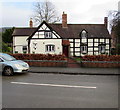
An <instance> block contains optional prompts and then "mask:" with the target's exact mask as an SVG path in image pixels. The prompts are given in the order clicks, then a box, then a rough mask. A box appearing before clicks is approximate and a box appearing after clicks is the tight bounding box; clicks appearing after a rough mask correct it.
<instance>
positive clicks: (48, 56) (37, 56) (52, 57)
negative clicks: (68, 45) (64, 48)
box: [11, 54, 66, 60]
mask: <svg viewBox="0 0 120 110" xmlns="http://www.w3.org/2000/svg"><path fill="white" fill-rule="evenodd" d="M11 55H12V56H13V57H15V58H16V59H19V60H66V58H65V55H52V54H11Z"/></svg>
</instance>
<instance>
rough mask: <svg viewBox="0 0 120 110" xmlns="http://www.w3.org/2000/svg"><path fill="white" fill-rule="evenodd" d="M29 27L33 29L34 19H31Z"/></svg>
mask: <svg viewBox="0 0 120 110" xmlns="http://www.w3.org/2000/svg"><path fill="white" fill-rule="evenodd" d="M29 25H30V27H31V28H32V27H33V21H32V18H30V22H29Z"/></svg>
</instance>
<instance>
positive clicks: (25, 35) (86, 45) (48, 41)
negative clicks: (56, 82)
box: [13, 13, 111, 56]
mask: <svg viewBox="0 0 120 110" xmlns="http://www.w3.org/2000/svg"><path fill="white" fill-rule="evenodd" d="M110 48H111V36H110V35H109V32H108V30H107V17H105V18H104V23H103V24H67V14H65V13H63V15H62V24H49V23H46V22H45V21H43V22H42V23H41V24H40V25H39V26H38V27H33V23H32V20H30V27H29V28H15V30H14V32H13V53H40V54H48V53H49V54H65V55H66V56H83V55H99V54H110Z"/></svg>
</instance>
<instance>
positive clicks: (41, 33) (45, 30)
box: [28, 21, 61, 40]
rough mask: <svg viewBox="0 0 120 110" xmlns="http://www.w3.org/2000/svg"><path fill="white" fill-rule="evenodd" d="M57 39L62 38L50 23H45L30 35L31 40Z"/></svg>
mask: <svg viewBox="0 0 120 110" xmlns="http://www.w3.org/2000/svg"><path fill="white" fill-rule="evenodd" d="M52 38H53V39H57V38H61V37H60V36H59V35H58V34H57V32H55V31H54V30H53V29H52V28H51V27H50V26H49V24H48V23H46V22H45V21H43V22H42V23H41V24H40V25H39V26H38V28H36V30H35V31H34V32H33V33H32V34H31V35H30V37H29V38H28V40H29V39H52Z"/></svg>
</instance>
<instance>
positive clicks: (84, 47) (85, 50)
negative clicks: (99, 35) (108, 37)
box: [81, 45, 87, 54]
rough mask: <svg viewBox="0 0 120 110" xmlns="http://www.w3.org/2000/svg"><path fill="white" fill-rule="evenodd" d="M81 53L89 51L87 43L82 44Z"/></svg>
mask: <svg viewBox="0 0 120 110" xmlns="http://www.w3.org/2000/svg"><path fill="white" fill-rule="evenodd" d="M81 53H83V54H86V53H87V45H83V46H81Z"/></svg>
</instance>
